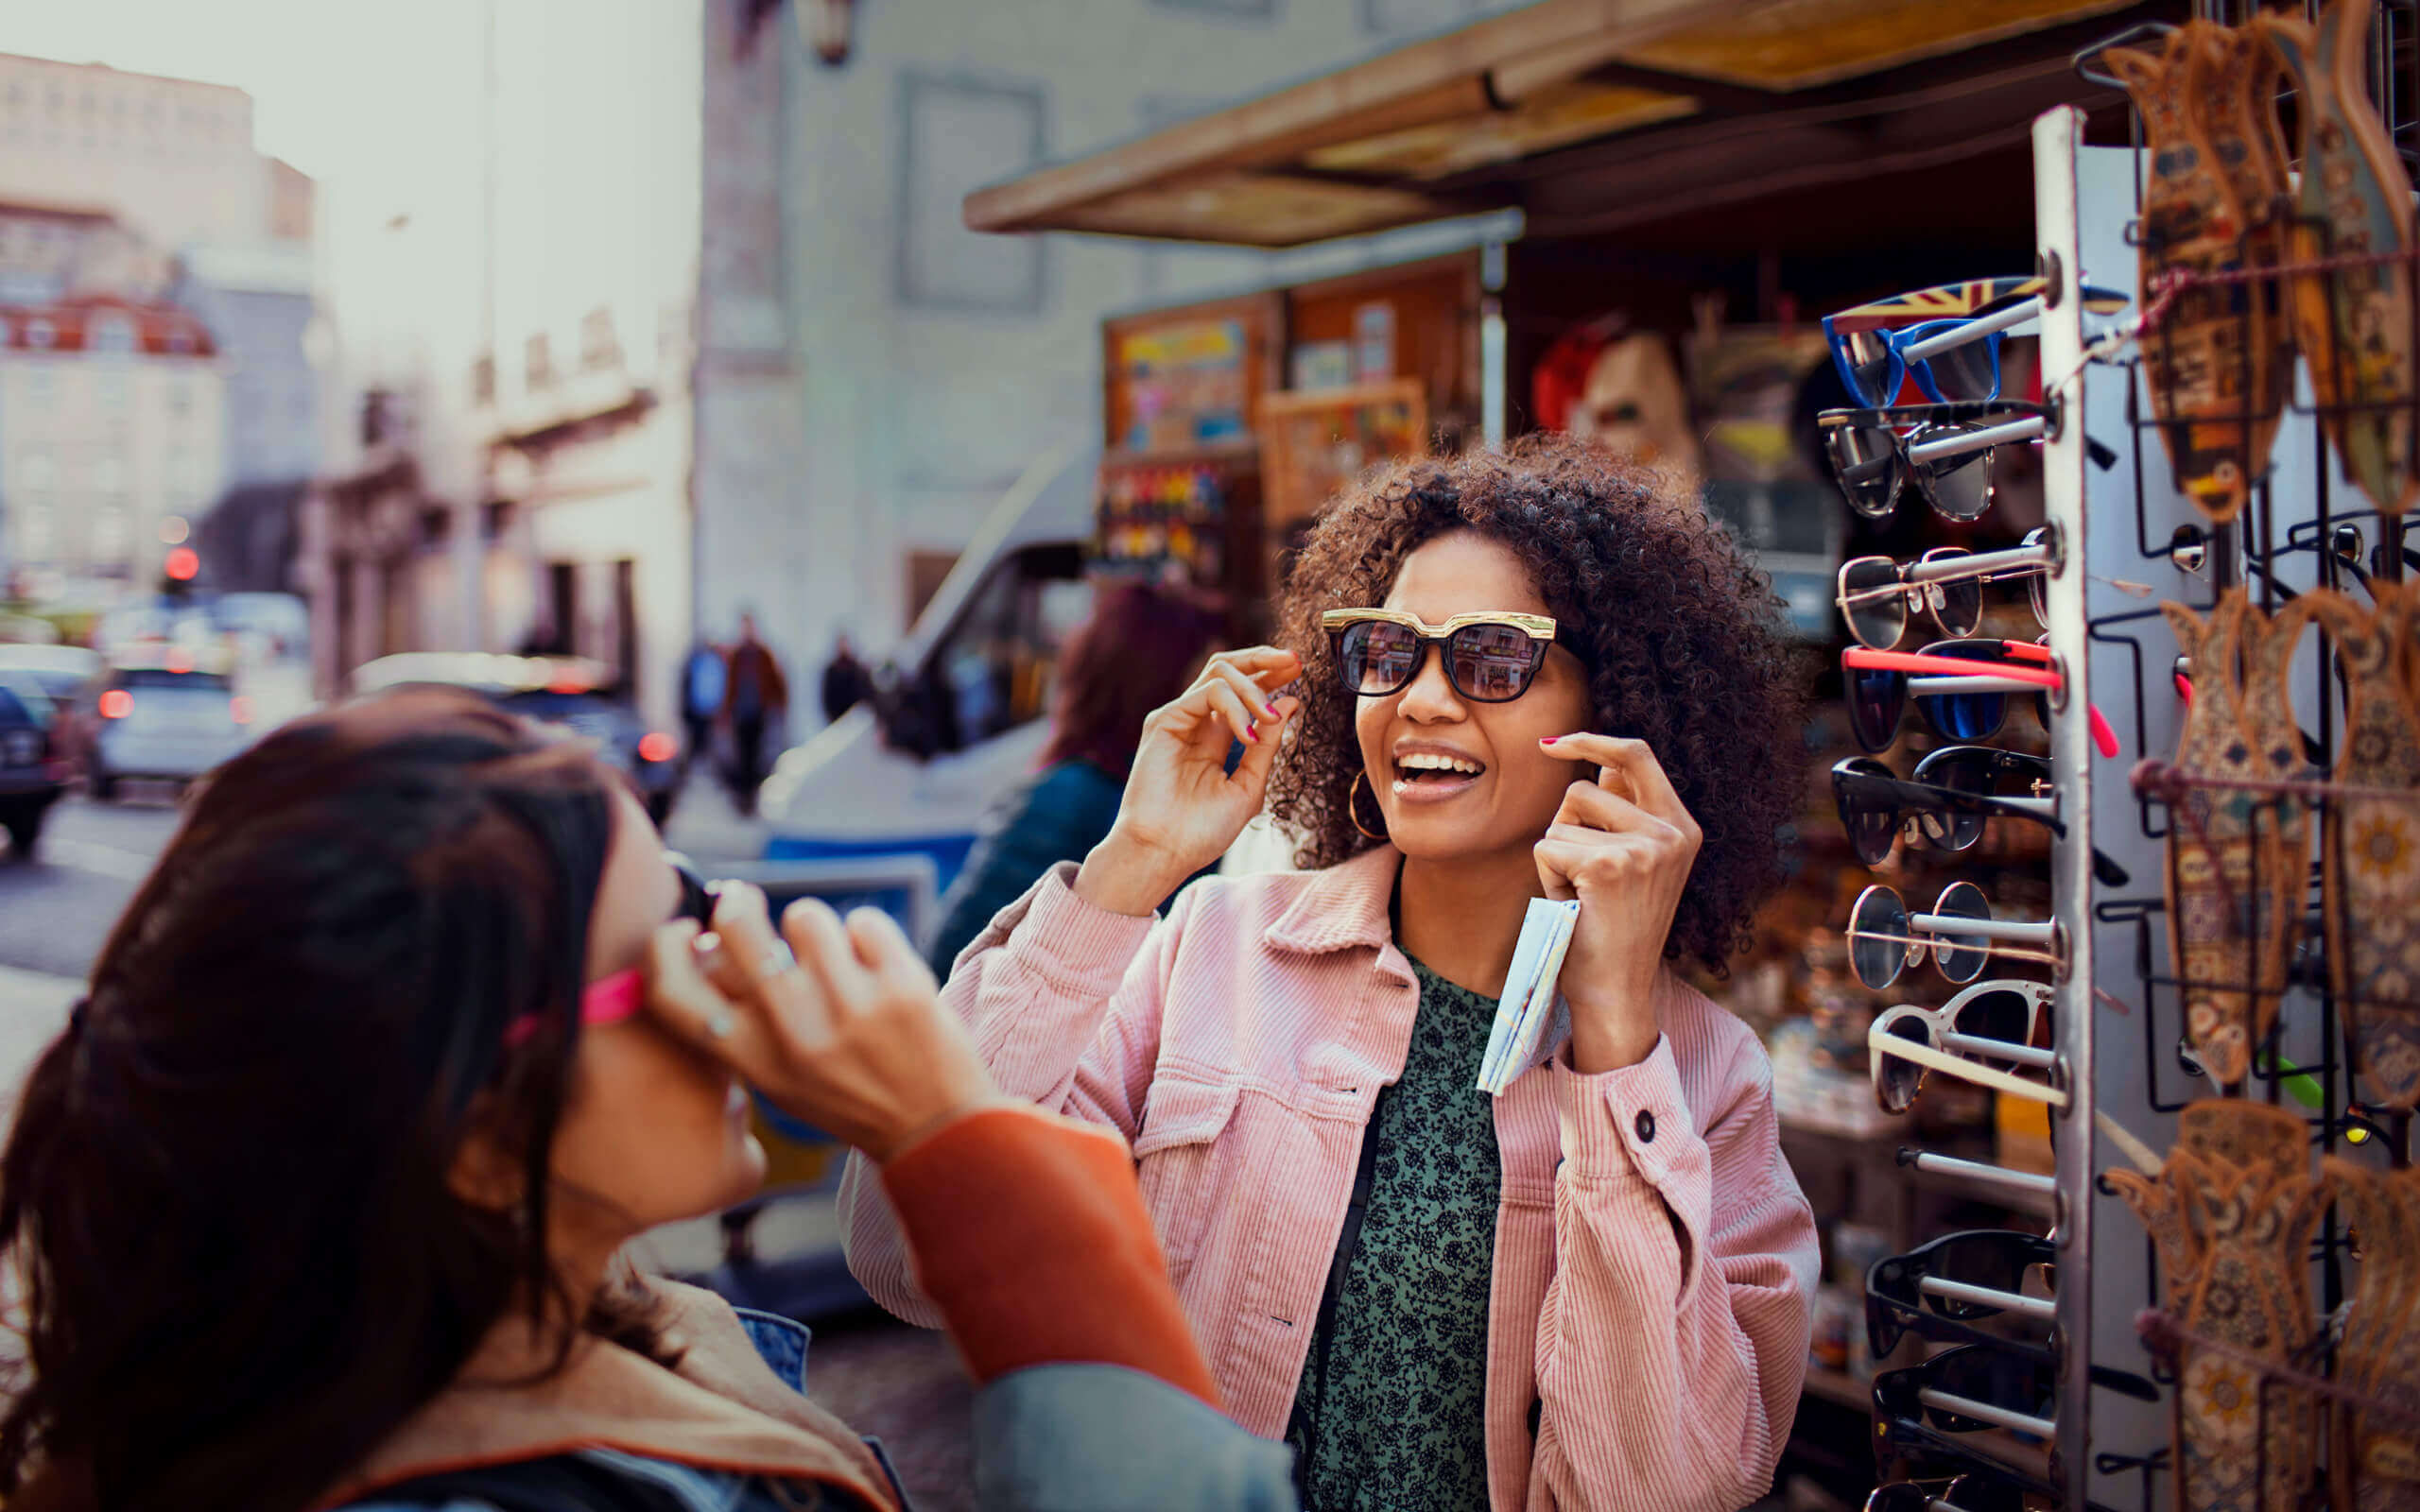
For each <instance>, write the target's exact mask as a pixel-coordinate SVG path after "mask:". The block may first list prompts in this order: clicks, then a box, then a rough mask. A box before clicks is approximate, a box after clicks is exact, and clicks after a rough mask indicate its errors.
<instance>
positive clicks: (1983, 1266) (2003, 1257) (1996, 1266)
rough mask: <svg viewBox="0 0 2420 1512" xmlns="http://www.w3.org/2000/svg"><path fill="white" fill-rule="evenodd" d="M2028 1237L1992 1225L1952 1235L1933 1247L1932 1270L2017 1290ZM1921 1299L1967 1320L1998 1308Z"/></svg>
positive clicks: (1943, 1276) (1996, 1288)
mask: <svg viewBox="0 0 2420 1512" xmlns="http://www.w3.org/2000/svg"><path fill="white" fill-rule="evenodd" d="M2030 1239H2031V1235H2027V1234H2018V1233H2003V1232H2000V1231H1998V1230H1997V1229H1994V1230H1985V1231H1981V1232H1977V1233H1968V1234H1957V1235H1953V1236H1952V1237H1950V1238H1948V1239H1945V1240H1943V1241H1942V1242H1941V1243H1940V1245H1939V1246H1936V1247H1935V1248H1934V1250H1933V1262H1932V1273H1933V1274H1934V1275H1936V1276H1938V1277H1940V1278H1941V1279H1942V1280H1945V1281H1964V1282H1965V1283H1966V1284H1967V1285H1969V1286H1980V1287H1984V1288H1986V1289H1987V1290H1990V1291H1995V1292H2009V1293H2012V1294H2014V1293H2017V1292H2019V1291H2020V1290H2021V1289H2022V1288H2023V1286H2024V1284H2025V1268H2026V1266H2027V1265H2028V1264H2030V1263H2031V1261H2032V1254H2031V1250H2032V1247H2033V1246H2031V1244H2029V1243H2028V1241H2029V1240H2030ZM1925 1301H1926V1303H1927V1305H1928V1306H1929V1307H1931V1308H1932V1310H1933V1311H1934V1312H1936V1313H1939V1314H1942V1315H1943V1316H1944V1317H1954V1318H1959V1319H1961V1320H1963V1321H1970V1322H1971V1321H1972V1320H1974V1319H1976V1318H1979V1317H1997V1316H1998V1315H1999V1311H2000V1310H1999V1309H1998V1308H1997V1307H1992V1306H1988V1305H1986V1304H1984V1303H1981V1302H1954V1301H1951V1300H1950V1299H1949V1298H1948V1297H1933V1296H1927V1297H1926V1298H1925ZM1944 1389H1945V1390H1946V1389H1948V1388H1946V1387H1945V1388H1944Z"/></svg>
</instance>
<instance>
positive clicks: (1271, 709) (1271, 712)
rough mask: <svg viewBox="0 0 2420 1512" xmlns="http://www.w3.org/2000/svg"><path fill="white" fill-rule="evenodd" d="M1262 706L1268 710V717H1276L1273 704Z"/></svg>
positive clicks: (1275, 707)
mask: <svg viewBox="0 0 2420 1512" xmlns="http://www.w3.org/2000/svg"><path fill="white" fill-rule="evenodd" d="M1262 707H1263V708H1264V709H1266V710H1267V711H1268V713H1269V717H1270V718H1271V719H1274V718H1276V717H1277V706H1276V705H1275V704H1273V703H1272V704H1265V705H1263V706H1262Z"/></svg>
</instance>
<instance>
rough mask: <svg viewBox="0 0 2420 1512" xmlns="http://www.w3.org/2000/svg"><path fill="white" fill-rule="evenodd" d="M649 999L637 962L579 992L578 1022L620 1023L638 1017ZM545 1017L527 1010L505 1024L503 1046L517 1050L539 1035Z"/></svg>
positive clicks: (602, 977) (645, 982)
mask: <svg viewBox="0 0 2420 1512" xmlns="http://www.w3.org/2000/svg"><path fill="white" fill-rule="evenodd" d="M646 1002H647V977H646V975H645V973H643V972H641V971H639V969H638V968H637V967H635V966H633V967H631V969H630V970H629V971H615V972H614V974H613V975H611V976H600V977H598V978H597V979H596V981H594V982H591V983H589V984H588V986H587V988H585V989H584V990H583V991H581V993H580V994H579V1022H581V1023H583V1024H586V1025H588V1026H589V1027H590V1028H595V1027H596V1025H598V1024H601V1023H619V1022H622V1021H623V1020H625V1019H633V1018H636V1017H638V1011H639V1009H640V1007H641V1006H643V1005H645V1004H646ZM541 1022H543V1021H542V1020H541V1019H540V1017H539V1016H538V1015H537V1014H534V1013H525V1014H523V1015H521V1017H519V1018H517V1019H515V1020H513V1021H512V1022H510V1023H509V1024H507V1025H505V1028H504V1048H506V1049H507V1050H517V1049H519V1048H520V1047H521V1046H523V1045H525V1044H527V1043H528V1042H529V1041H530V1040H532V1039H534V1038H536V1036H537V1033H538V1026H539V1024H540V1023H541Z"/></svg>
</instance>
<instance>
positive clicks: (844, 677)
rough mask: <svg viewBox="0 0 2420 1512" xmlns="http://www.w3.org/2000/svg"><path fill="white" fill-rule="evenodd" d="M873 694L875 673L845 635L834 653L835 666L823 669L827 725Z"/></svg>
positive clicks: (824, 705) (824, 711) (834, 649)
mask: <svg viewBox="0 0 2420 1512" xmlns="http://www.w3.org/2000/svg"><path fill="white" fill-rule="evenodd" d="M872 694H873V672H872V671H871V670H869V669H868V668H867V666H866V664H865V663H864V662H860V661H858V660H857V653H856V647H854V646H852V645H851V644H849V637H848V636H847V635H846V634H845V633H844V634H842V635H841V637H840V639H839V643H838V644H837V645H836V646H835V647H834V648H833V651H832V661H831V663H830V664H829V665H828V666H826V667H824V669H823V719H824V722H825V723H826V724H829V723H830V722H832V721H833V720H836V719H838V718H839V717H840V716H841V715H842V714H845V713H848V712H849V711H850V710H852V709H855V708H856V706H857V705H858V704H860V703H863V702H864V701H865V700H866V699H867V698H868V697H869V696H872Z"/></svg>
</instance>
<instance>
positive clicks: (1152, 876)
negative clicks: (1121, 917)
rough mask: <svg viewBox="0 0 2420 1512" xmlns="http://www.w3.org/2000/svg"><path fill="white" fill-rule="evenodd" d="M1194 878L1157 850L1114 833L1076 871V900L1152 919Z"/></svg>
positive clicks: (1112, 831) (1101, 908) (1124, 835)
mask: <svg viewBox="0 0 2420 1512" xmlns="http://www.w3.org/2000/svg"><path fill="white" fill-rule="evenodd" d="M1190 875H1192V873H1191V871H1190V870H1188V869H1181V868H1177V867H1176V866H1175V865H1174V863H1173V862H1172V861H1171V860H1170V859H1169V858H1167V856H1166V855H1164V854H1163V853H1162V852H1160V851H1158V850H1157V849H1156V848H1154V847H1152V846H1150V845H1149V844H1147V843H1145V842H1143V841H1139V840H1136V839H1134V838H1133V837H1132V836H1131V835H1126V834H1121V833H1118V832H1117V831H1116V830H1114V829H1113V830H1111V831H1110V832H1109V834H1108V836H1107V837H1106V838H1105V839H1103V840H1102V841H1101V842H1100V844H1098V845H1097V846H1095V847H1093V848H1092V851H1091V852H1090V853H1088V854H1087V855H1086V856H1085V857H1084V860H1083V864H1082V865H1081V866H1080V867H1079V868H1077V869H1076V885H1075V892H1076V896H1077V897H1079V898H1080V899H1082V900H1083V901H1084V902H1088V903H1090V904H1092V905H1093V906H1094V907H1095V908H1098V909H1100V910H1102V911H1103V912H1105V913H1112V914H1125V915H1127V916H1128V917H1130V918H1133V919H1143V918H1148V917H1149V916H1150V914H1151V913H1152V912H1153V911H1155V910H1156V909H1157V908H1158V907H1159V906H1160V904H1161V902H1163V901H1165V900H1166V899H1167V895H1168V894H1170V893H1172V892H1174V891H1176V889H1177V888H1178V887H1179V886H1180V885H1183V883H1184V879H1185V878H1186V877H1188V876H1190Z"/></svg>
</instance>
